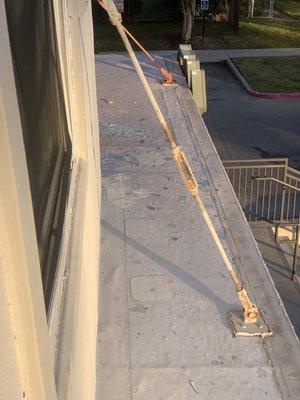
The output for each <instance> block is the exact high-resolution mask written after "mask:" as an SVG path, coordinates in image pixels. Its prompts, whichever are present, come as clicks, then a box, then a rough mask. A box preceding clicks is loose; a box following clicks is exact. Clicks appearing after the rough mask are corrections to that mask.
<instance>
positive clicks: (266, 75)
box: [232, 57, 300, 93]
mask: <svg viewBox="0 0 300 400" xmlns="http://www.w3.org/2000/svg"><path fill="white" fill-rule="evenodd" d="M232 61H233V62H234V63H235V65H236V66H237V67H238V69H239V70H240V72H241V73H242V75H243V76H244V77H245V78H246V80H247V81H248V83H249V85H250V86H251V88H252V89H254V90H256V91H258V92H265V93H283V92H285V93H286V92H300V74H299V71H300V57H245V58H244V57H243V58H234V59H233V60H232Z"/></svg>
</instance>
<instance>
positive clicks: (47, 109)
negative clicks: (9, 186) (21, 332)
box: [5, 0, 71, 309]
mask: <svg viewBox="0 0 300 400" xmlns="http://www.w3.org/2000/svg"><path fill="white" fill-rule="evenodd" d="M5 6H6V14H7V24H8V30H9V36H10V45H11V53H12V58H13V64H14V74H15V82H16V87H17V95H18V103H19V110H20V116H21V123H22V130H23V138H24V145H25V152H26V159H27V166H28V172H29V180H30V188H31V197H32V203H33V210H34V218H35V225H36V232H37V241H38V247H39V255H40V261H41V269H42V280H43V287H44V295H45V304H46V308H47V309H48V306H49V303H50V300H51V293H52V287H53V282H54V278H55V271H56V265H57V259H58V254H59V246H60V241H61V235H62V227H63V221H64V213H65V204H66V198H67V193H68V186H69V171H70V162H71V141H70V137H69V133H68V125H67V118H66V111H65V102H64V96H63V90H62V80H61V72H60V64H59V59H58V48H57V41H56V36H55V21H54V14H53V5H52V2H51V1H50V0H35V1H29V0H18V1H11V0H6V2H5Z"/></svg>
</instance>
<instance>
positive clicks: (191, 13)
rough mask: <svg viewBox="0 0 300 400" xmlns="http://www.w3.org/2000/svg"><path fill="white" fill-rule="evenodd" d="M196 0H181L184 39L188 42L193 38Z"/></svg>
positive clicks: (182, 34)
mask: <svg viewBox="0 0 300 400" xmlns="http://www.w3.org/2000/svg"><path fill="white" fill-rule="evenodd" d="M195 8H196V0H180V9H181V12H182V17H183V20H182V33H181V36H182V40H183V41H184V42H185V43H188V42H190V41H191V39H192V31H193V25H194V17H195Z"/></svg>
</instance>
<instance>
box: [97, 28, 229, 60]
mask: <svg viewBox="0 0 300 400" xmlns="http://www.w3.org/2000/svg"><path fill="white" fill-rule="evenodd" d="M124 25H125V26H126V28H127V29H128V30H129V31H130V32H131V33H132V34H133V35H134V36H135V37H136V38H137V39H138V40H139V41H140V42H141V43H142V44H143V46H144V47H145V48H147V49H148V50H174V49H176V48H177V47H178V44H179V42H180V36H181V23H180V21H164V22H159V21H143V22H139V21H137V22H135V23H133V24H128V23H125V24H124ZM228 34H232V29H231V28H230V26H229V25H228V24H226V23H223V22H207V23H206V24H205V35H207V36H209V37H216V36H221V35H228ZM193 35H194V36H200V35H202V24H201V22H200V21H196V22H195V24H194V30H193ZM94 43H95V53H100V52H105V51H112V52H113V51H124V45H123V43H122V41H121V39H120V37H119V35H118V33H117V30H116V28H115V27H113V26H112V25H111V24H109V23H107V22H106V21H103V20H100V21H97V20H96V21H94Z"/></svg>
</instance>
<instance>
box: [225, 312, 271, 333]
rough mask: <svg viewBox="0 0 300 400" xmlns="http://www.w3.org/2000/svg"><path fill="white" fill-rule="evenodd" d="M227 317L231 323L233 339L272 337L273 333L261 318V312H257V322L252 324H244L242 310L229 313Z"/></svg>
mask: <svg viewBox="0 0 300 400" xmlns="http://www.w3.org/2000/svg"><path fill="white" fill-rule="evenodd" d="M227 315H228V318H229V321H230V323H231V327H232V330H233V336H234V337H239V336H241V337H255V336H256V337H257V336H259V337H261V338H265V337H268V336H273V331H272V329H271V327H270V325H269V324H268V322H267V321H266V320H265V319H264V317H263V316H262V313H261V312H259V315H258V317H257V322H256V323H254V324H246V323H245V322H244V315H243V312H242V310H234V311H229V312H228V313H227Z"/></svg>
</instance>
